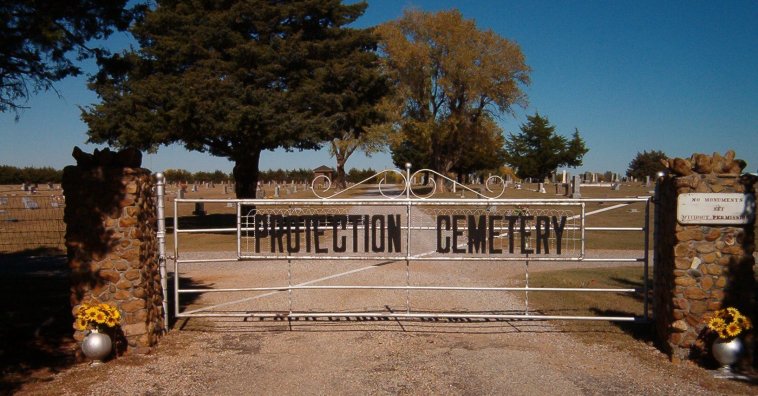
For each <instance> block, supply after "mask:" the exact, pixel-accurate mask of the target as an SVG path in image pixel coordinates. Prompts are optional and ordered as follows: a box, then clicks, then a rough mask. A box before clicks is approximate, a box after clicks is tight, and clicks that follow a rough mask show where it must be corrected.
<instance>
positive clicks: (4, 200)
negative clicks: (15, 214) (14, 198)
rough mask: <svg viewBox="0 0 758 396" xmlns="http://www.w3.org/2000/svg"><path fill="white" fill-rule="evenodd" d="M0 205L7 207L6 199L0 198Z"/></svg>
mask: <svg viewBox="0 0 758 396" xmlns="http://www.w3.org/2000/svg"><path fill="white" fill-rule="evenodd" d="M0 205H8V198H7V197H0Z"/></svg>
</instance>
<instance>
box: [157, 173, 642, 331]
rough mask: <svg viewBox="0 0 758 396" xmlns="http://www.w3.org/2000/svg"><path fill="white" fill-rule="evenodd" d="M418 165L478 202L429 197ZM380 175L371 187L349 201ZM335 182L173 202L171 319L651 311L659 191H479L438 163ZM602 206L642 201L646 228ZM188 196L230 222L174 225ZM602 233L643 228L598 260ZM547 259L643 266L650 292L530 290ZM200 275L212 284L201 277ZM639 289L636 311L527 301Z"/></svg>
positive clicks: (490, 183)
mask: <svg viewBox="0 0 758 396" xmlns="http://www.w3.org/2000/svg"><path fill="white" fill-rule="evenodd" d="M424 174H426V175H430V174H431V175H435V176H437V180H441V181H443V182H444V183H447V184H448V187H450V188H449V189H448V190H453V191H456V194H458V193H460V192H461V191H464V192H465V193H466V194H468V195H473V196H475V197H476V198H474V199H460V198H447V199H438V198H432V196H433V195H434V194H435V192H436V190H437V189H438V186H437V184H436V183H435V181H434V179H431V180H430V184H429V185H427V186H426V187H424V186H419V185H414V183H413V181H414V180H416V179H418V178H419V177H421V175H424ZM390 178H394V180H395V183H394V184H393V183H390V180H389V179H390ZM372 181H378V183H377V184H375V185H374V186H375V192H374V194H376V196H357V197H355V196H353V197H349V194H351V193H354V192H356V191H362V189H363V188H365V187H366V186H368V185H369V184H370V182H372ZM330 184H331V181H330V180H329V179H328V178H326V177H325V176H319V177H317V178H316V179H315V180H313V182H312V183H311V185H310V189H311V190H312V192H313V194H314V195H315V196H316V197H317V198H315V199H255V200H238V199H175V200H174V206H173V209H174V218H173V243H174V247H173V248H174V254H173V259H174V268H173V271H174V277H173V281H174V284H173V288H174V294H173V299H174V312H175V313H176V317H179V318H188V317H217V316H218V317H222V316H232V317H234V316H236V317H273V318H286V317H289V318H293V317H327V318H333V317H371V318H390V317H395V318H482V319H572V320H613V321H634V320H644V321H647V320H648V312H649V307H648V290H647V284H648V282H647V280H648V277H649V254H648V251H649V250H650V249H649V246H648V239H649V238H648V237H649V229H650V227H649V223H650V222H649V213H650V199H651V197H632V198H605V199H539V200H537V199H504V198H501V197H502V196H503V195H504V193H505V191H506V187H507V183H506V182H505V181H504V180H502V179H501V178H499V177H497V176H493V177H490V178H489V180H487V182H486V183H485V184H484V185H483V186H482V188H481V190H476V189H473V188H471V187H467V186H465V185H461V184H457V183H456V182H455V181H454V180H451V179H448V178H446V177H445V176H443V175H440V174H437V173H436V172H434V171H431V170H420V171H417V172H415V173H413V174H411V172H410V171H409V170H406V172H404V173H403V172H399V171H395V170H386V171H383V172H380V173H379V174H377V175H375V176H373V177H371V178H368V179H366V180H364V181H363V182H361V183H357V184H355V185H353V186H350V187H349V188H347V189H346V190H343V191H339V192H337V193H333V194H331V195H329V194H327V193H328V192H329V191H330V190H329V187H330ZM331 191H333V190H331ZM159 198H160V199H162V197H159ZM600 202H602V203H603V204H605V205H610V206H605V207H603V208H602V209H598V210H595V211H594V212H593V213H597V212H603V211H608V210H613V209H617V208H619V207H622V206H625V205H632V204H637V206H640V205H641V206H643V209H642V210H635V211H638V212H639V213H640V215H642V216H644V220H643V222H642V223H643V224H642V225H641V226H631V227H627V226H594V227H590V226H587V225H586V224H585V219H586V217H587V215H588V212H587V206H588V205H590V204H594V205H597V204H598V203H600ZM188 205H189V206H195V207H196V208H197V207H200V206H201V205H202V206H204V205H216V206H221V207H223V208H228V211H232V210H233V211H234V213H233V214H229V215H227V216H226V218H228V219H234V221H235V223H236V224H221V223H223V221H220V222H219V223H220V225H219V226H213V227H208V226H197V225H193V224H190V223H191V222H189V221H188V224H180V220H186V219H187V218H188V219H192V218H193V217H186V218H185V217H182V216H180V213H186V211H187V209H186V206H188ZM182 206H185V209H182ZM206 223H208V222H206ZM597 232H603V233H609V232H610V233H615V234H619V235H620V236H621V237H624V238H630V237H636V238H641V239H642V240H643V242H642V246H643V248H642V249H641V250H642V251H641V252H640V254H637V255H635V256H634V257H627V256H624V257H615V256H610V257H608V256H605V257H591V256H590V255H588V254H587V243H586V242H587V241H588V239H587V237H586V235H587V234H592V233H597ZM190 234H202V235H204V237H203V238H206V237H207V239H213V238H220V237H222V236H226V237H229V238H234V244H235V245H236V252H233V251H231V249H230V250H229V251H226V252H210V253H209V252H206V253H202V254H190V253H186V252H185V248H186V245H185V244H184V242H183V241H182V237H185V238H186V236H187V235H190ZM196 238H197V236H196ZM196 240H197V239H196ZM545 262H562V263H572V262H573V263H593V262H595V263H597V262H614V263H641V264H642V268H643V273H644V275H643V278H644V281H643V282H642V287H641V288H642V290H639V289H637V288H591V287H581V288H569V287H533V286H530V285H529V268H530V265H531V266H532V267H534V266H535V265H539V264H540V263H545ZM514 268H518V269H519V271H521V270H522V269H523V272H522V273H523V278H520V279H521V280H523V283H522V284H520V285H515V284H508V282H509V281H508V279H506V278H508V277H505V276H501V274H502V273H504V272H508V271H510V273H512V272H513V269H514ZM506 270H507V271H506ZM193 273H199V274H200V275H199V276H198V279H200V278H202V279H204V281H203V282H204V283H202V284H193V282H194V280H193V279H194V278H193V276H192V275H191V274H193ZM235 274H236V275H235ZM441 274H445V275H441ZM243 278H251V279H243ZM509 279H510V278H509ZM521 280H520V282H521ZM511 281H512V280H511ZM635 292H638V293H639V292H641V295H642V296H643V304H644V307H643V314H642V315H641V316H637V317H635V316H571V315H541V314H538V313H535V312H533V311H530V310H529V305H528V296H529V293H555V294H556V295H557V296H560V293H596V294H598V296H599V298H600V296H602V294H603V293H635ZM514 293H518V294H519V295H523V296H524V297H525V298H524V300H525V301H524V303H525V305H524V306H523V307H521V306H519V307H518V308H514V307H513V306H504V305H503V304H501V303H502V302H503V301H504V300H508V299H509V298H511V297H512V296H513V295H514ZM522 293H523V294H522ZM472 296H473V297H472ZM264 300H267V301H266V302H264ZM268 300H271V301H268ZM469 303H470V306H468V304H469Z"/></svg>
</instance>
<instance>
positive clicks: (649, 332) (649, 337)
mask: <svg viewBox="0 0 758 396" xmlns="http://www.w3.org/2000/svg"><path fill="white" fill-rule="evenodd" d="M640 299H641V298H640ZM591 310H592V312H593V313H595V314H596V315H598V316H600V315H602V316H634V313H631V312H626V311H618V310H612V309H597V308H592V309H591ZM609 323H611V324H612V325H613V326H615V327H617V328H618V329H620V330H621V331H623V332H624V333H626V334H628V335H630V336H632V337H633V338H634V339H636V340H639V341H643V342H653V341H654V340H655V322H653V321H652V320H651V321H650V322H648V323H644V322H642V321H639V322H609Z"/></svg>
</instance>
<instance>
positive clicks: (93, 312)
mask: <svg viewBox="0 0 758 396" xmlns="http://www.w3.org/2000/svg"><path fill="white" fill-rule="evenodd" d="M98 312H99V311H98V310H97V308H95V307H89V308H87V310H86V311H85V314H86V315H87V317H88V318H90V319H93V320H94V319H95V317H96V316H97V313H98Z"/></svg>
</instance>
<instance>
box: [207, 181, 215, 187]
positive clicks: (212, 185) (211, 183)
mask: <svg viewBox="0 0 758 396" xmlns="http://www.w3.org/2000/svg"><path fill="white" fill-rule="evenodd" d="M208 185H210V187H211V188H216V183H214V182H210V183H208Z"/></svg>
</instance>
